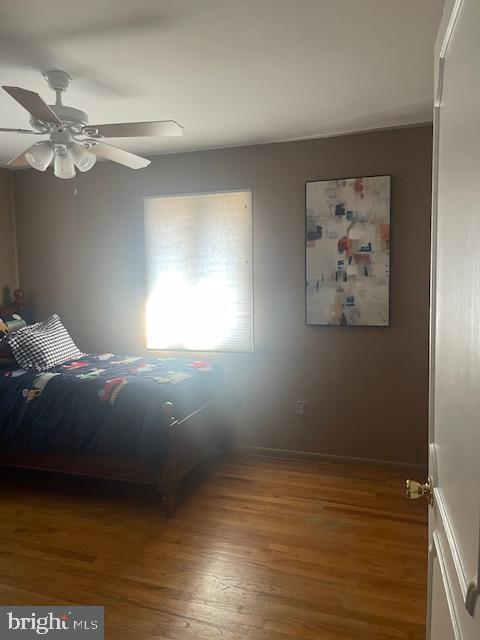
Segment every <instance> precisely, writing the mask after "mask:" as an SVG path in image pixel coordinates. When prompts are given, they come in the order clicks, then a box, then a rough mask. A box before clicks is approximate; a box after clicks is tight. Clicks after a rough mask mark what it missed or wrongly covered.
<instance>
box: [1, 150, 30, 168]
mask: <svg viewBox="0 0 480 640" xmlns="http://www.w3.org/2000/svg"><path fill="white" fill-rule="evenodd" d="M34 146H35V145H32V146H31V147H28V149H25V151H22V153H20V154H19V155H18V156H15V158H12V159H11V160H10V161H9V162H7V166H8V167H29V166H30V165H29V164H28V162H27V159H26V158H25V154H26V153H27V151H30V149H33V147H34Z"/></svg>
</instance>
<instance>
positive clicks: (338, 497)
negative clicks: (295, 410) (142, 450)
mask: <svg viewBox="0 0 480 640" xmlns="http://www.w3.org/2000/svg"><path fill="white" fill-rule="evenodd" d="M403 482H404V474H403V473H400V472H398V471H391V470H383V469H378V468H365V467H357V466H341V465H335V464H324V463H318V462H310V461H307V462H304V461H292V460H268V459H262V458H244V457H235V458H231V459H229V460H228V461H225V462H223V463H222V464H220V465H218V466H216V467H215V468H214V469H210V470H209V473H208V474H206V475H205V476H204V477H203V476H202V474H200V475H198V474H197V476H196V477H193V478H192V479H190V485H191V486H194V485H196V488H195V489H194V490H192V491H191V495H189V496H186V498H185V500H184V501H183V503H182V504H181V506H180V508H179V511H178V513H177V515H176V516H175V518H174V519H173V520H166V519H165V518H164V516H163V514H162V511H161V509H160V506H159V504H158V502H157V499H156V496H155V495H154V494H153V493H151V492H150V489H147V488H141V487H129V486H127V485H123V484H115V483H102V482H99V481H94V480H83V479H80V478H66V477H63V476H57V475H45V474H40V473H34V472H19V471H8V470H4V469H3V470H1V471H0V605H5V604H68V603H72V604H100V605H104V606H105V617H106V623H107V624H106V638H107V639H108V640H154V639H158V638H167V639H170V640H192V639H193V638H198V639H216V640H292V639H296V640H302V639H303V640H313V639H317V638H318V639H321V640H350V639H352V640H386V639H390V638H392V639H395V640H424V638H425V624H424V620H425V600H426V571H427V527H426V507H425V505H424V504H421V501H416V502H409V501H407V500H406V499H405V498H404V494H403Z"/></svg>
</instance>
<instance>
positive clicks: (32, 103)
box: [2, 85, 62, 124]
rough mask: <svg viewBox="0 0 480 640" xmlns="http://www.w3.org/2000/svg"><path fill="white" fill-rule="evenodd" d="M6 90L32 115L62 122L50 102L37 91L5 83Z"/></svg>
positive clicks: (46, 120)
mask: <svg viewBox="0 0 480 640" xmlns="http://www.w3.org/2000/svg"><path fill="white" fill-rule="evenodd" d="M2 88H3V89H5V91H6V92H7V93H8V94H9V95H11V96H12V98H13V99H14V100H16V101H17V102H18V103H19V104H21V105H22V107H23V108H24V109H26V110H27V111H28V112H29V114H30V115H31V116H33V117H34V118H35V119H36V120H41V121H42V122H51V123H53V124H62V123H61V120H59V119H58V118H57V116H56V115H55V113H54V112H53V111H52V110H51V109H50V107H49V106H48V104H47V103H46V102H45V101H44V100H43V98H41V97H40V96H39V95H38V93H35V91H28V89H21V88H20V87H8V86H5V85H3V87H2Z"/></svg>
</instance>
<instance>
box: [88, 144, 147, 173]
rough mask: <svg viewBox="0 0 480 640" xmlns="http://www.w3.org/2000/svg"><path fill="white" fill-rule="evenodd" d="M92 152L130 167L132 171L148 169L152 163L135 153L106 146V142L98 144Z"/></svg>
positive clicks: (93, 147)
mask: <svg viewBox="0 0 480 640" xmlns="http://www.w3.org/2000/svg"><path fill="white" fill-rule="evenodd" d="M90 151H92V152H93V153H94V154H95V155H96V156H100V157H102V158H106V159H107V160H113V162H118V163H119V164H123V165H125V166H126V167H130V169H142V168H143V167H147V166H148V165H149V164H150V162H151V160H147V159H146V158H142V157H141V156H137V155H135V154H134V153H130V151H125V150H124V149H119V148H118V147H112V145H110V144H105V142H97V144H95V145H93V146H92V147H91V149H90Z"/></svg>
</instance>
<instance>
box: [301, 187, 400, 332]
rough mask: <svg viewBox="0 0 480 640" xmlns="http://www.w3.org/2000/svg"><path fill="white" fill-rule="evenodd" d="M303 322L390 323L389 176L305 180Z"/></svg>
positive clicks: (344, 323) (385, 325) (342, 323)
mask: <svg viewBox="0 0 480 640" xmlns="http://www.w3.org/2000/svg"><path fill="white" fill-rule="evenodd" d="M305 216H306V219H305V231H306V259H305V262H306V295H305V302H306V322H307V325H356V326H359V325H368V326H376V327H387V326H388V325H389V275H390V274H389V271H390V176H370V177H364V178H343V179H341V180H316V181H314V182H307V183H306V203H305Z"/></svg>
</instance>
